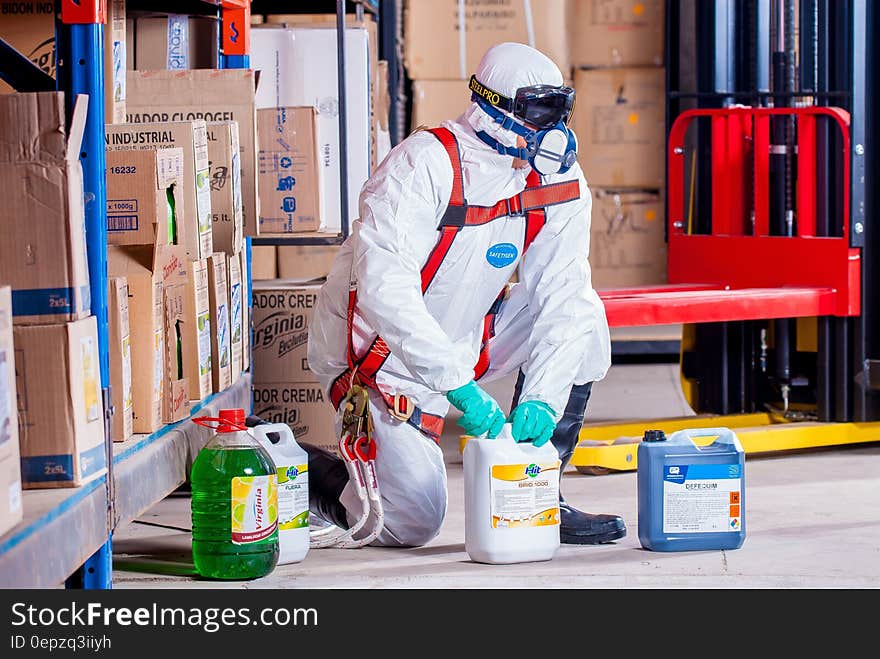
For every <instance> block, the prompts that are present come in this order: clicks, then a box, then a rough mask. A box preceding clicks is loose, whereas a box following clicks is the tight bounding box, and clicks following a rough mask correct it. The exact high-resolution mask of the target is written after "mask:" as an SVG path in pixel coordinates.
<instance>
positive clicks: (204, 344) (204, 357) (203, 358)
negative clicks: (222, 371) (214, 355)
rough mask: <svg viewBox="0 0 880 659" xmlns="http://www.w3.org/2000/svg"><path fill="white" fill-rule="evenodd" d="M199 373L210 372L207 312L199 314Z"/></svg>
mask: <svg viewBox="0 0 880 659" xmlns="http://www.w3.org/2000/svg"><path fill="white" fill-rule="evenodd" d="M198 328H199V375H207V374H208V373H210V372H211V315H210V313H209V312H207V311H206V312H204V313H202V314H199V318H198Z"/></svg>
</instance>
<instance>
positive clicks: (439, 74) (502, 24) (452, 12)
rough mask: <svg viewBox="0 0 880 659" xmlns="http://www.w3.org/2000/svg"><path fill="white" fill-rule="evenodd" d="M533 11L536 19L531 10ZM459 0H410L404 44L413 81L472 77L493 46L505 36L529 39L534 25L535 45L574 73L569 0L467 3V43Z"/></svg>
mask: <svg viewBox="0 0 880 659" xmlns="http://www.w3.org/2000/svg"><path fill="white" fill-rule="evenodd" d="M529 10H531V20H529V17H528V16H527V15H526V11H529ZM458 12H459V0H432V1H431V2H427V1H426V0H407V2H406V5H405V8H404V17H403V20H404V23H403V37H404V40H403V49H404V63H405V65H406V70H407V73H408V74H409V77H410V78H412V79H413V80H449V79H452V78H458V79H460V80H467V79H468V78H470V76H471V74H473V73H474V71H476V69H477V64H479V62H480V58H482V57H483V54H484V53H485V52H486V51H487V50H488V49H489V47H490V46H493V45H495V44H499V43H503V42H505V41H518V42H519V43H526V44H527V43H529V25H530V24H531V25H532V27H533V35H534V43H533V44H532V45H534V47H535V48H537V49H538V50H540V51H541V52H543V53H544V54H546V55H547V56H548V57H549V58H550V59H552V60H553V61H554V62H556V64H557V66H559V69H560V71H562V75H563V76H565V77H568V76H569V70H570V69H571V64H570V62H569V56H568V51H569V47H568V30H567V29H566V26H567V22H568V20H569V18H570V16H569V13H570V12H569V9H568V2H567V0H541V1H540V2H532V3H525V2H519V1H518V0H517V1H513V0H504V1H502V2H499V1H497V0H495V1H493V2H465V3H464V25H465V39H464V48H462V47H461V44H460V43H459V31H458V30H459V28H458V23H459V13H458Z"/></svg>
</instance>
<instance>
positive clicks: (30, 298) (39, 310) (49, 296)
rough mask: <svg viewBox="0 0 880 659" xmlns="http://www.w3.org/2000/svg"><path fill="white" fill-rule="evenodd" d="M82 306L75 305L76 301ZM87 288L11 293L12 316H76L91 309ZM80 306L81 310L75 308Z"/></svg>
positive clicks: (35, 289)
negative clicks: (79, 301) (80, 302)
mask: <svg viewBox="0 0 880 659" xmlns="http://www.w3.org/2000/svg"><path fill="white" fill-rule="evenodd" d="M78 299H79V300H81V301H82V304H81V305H77V300H78ZM91 303H92V300H91V293H90V291H89V287H88V286H80V287H79V288H78V289H77V288H73V287H71V288H32V289H26V290H23V289H19V290H17V291H15V290H14V291H12V315H13V316H54V315H56V314H77V313H79V312H81V311H89V310H90V309H91ZM78 306H81V307H82V308H81V309H80V308H77V307H78Z"/></svg>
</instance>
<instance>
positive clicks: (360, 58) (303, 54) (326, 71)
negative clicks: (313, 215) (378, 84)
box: [243, 24, 372, 233]
mask: <svg viewBox="0 0 880 659" xmlns="http://www.w3.org/2000/svg"><path fill="white" fill-rule="evenodd" d="M345 43H346V46H345V47H346V62H345V70H346V80H345V87H346V119H347V126H346V131H347V132H346V143H347V154H346V155H347V159H346V162H347V167H348V209H349V211H348V215H349V217H350V218H354V217H357V214H358V195H359V194H360V190H361V187H363V184H364V183H365V182H366V180H367V178H369V176H370V172H371V168H370V162H371V141H370V134H371V111H370V108H371V104H372V96H371V93H370V83H371V74H370V52H369V45H368V44H369V32H368V30H367V29H366V28H363V27H347V28H346V30H345ZM336 47H337V42H336V29H335V24H334V25H333V26H332V27H331V26H329V25H328V26H326V27H325V26H324V25H323V24H320V26H314V25H309V26H304V25H297V26H294V27H287V28H285V27H281V26H266V27H261V28H259V29H255V30H253V31H252V32H251V65H252V66H253V67H254V68H256V69H260V70H261V71H262V74H261V77H260V86H259V88H258V90H257V107H258V108H260V109H263V108H279V107H304V106H313V107H314V108H315V109H316V111H317V122H318V128H317V134H316V135H317V140H318V153H319V154H320V158H319V163H318V164H319V166H320V167H321V171H322V173H321V179H320V183H319V185H320V189H321V201H320V212H321V227H320V228H321V231H328V232H338V231H339V229H340V226H341V221H342V220H341V217H342V213H341V206H340V200H341V197H342V194H341V191H342V187H341V181H340V177H339V153H340V148H339V115H338V111H337V108H338V104H339V99H338V95H339V89H338V86H337V81H336V77H337V70H336ZM243 164H244V163H243ZM261 233H262V231H261Z"/></svg>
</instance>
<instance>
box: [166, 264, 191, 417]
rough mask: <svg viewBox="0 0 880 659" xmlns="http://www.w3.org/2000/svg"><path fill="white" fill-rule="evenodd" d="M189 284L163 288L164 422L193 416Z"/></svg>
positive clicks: (177, 282)
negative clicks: (187, 338)
mask: <svg viewBox="0 0 880 659" xmlns="http://www.w3.org/2000/svg"><path fill="white" fill-rule="evenodd" d="M186 293H187V287H186V284H185V283H182V282H179V281H175V282H171V283H167V284H165V286H164V287H163V290H162V294H163V302H162V313H163V320H164V328H163V330H164V335H165V341H164V343H165V353H164V355H162V359H163V364H164V381H163V393H164V395H163V397H162V422H163V423H175V422H177V421H180V420H181V419H185V418H186V417H188V416H189V411H190V402H189V384H188V381H187V379H186V377H184V353H185V349H184V345H183V335H184V332H185V326H186V324H187V322H188V321H187V318H186V302H185V299H186Z"/></svg>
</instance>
